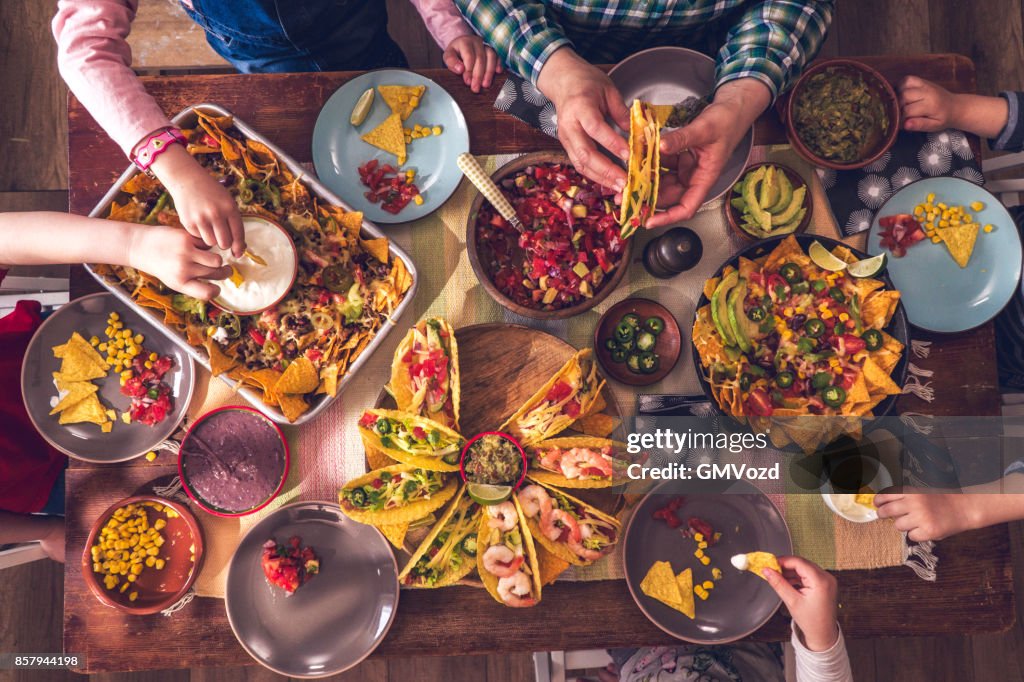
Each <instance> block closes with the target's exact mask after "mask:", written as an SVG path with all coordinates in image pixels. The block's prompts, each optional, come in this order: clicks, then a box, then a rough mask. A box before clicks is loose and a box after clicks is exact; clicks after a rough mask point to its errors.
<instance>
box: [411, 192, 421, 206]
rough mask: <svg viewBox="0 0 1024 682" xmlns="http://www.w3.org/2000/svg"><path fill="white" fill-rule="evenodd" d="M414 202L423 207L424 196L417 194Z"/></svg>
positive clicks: (413, 199)
mask: <svg viewBox="0 0 1024 682" xmlns="http://www.w3.org/2000/svg"><path fill="white" fill-rule="evenodd" d="M412 202H413V203H414V204H416V205H417V206H422V205H423V195H422V194H417V195H416V196H414V197H413V198H412Z"/></svg>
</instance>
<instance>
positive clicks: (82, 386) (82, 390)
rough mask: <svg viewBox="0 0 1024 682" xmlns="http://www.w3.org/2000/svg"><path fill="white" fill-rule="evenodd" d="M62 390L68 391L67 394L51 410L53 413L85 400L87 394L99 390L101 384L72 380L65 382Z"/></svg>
mask: <svg viewBox="0 0 1024 682" xmlns="http://www.w3.org/2000/svg"><path fill="white" fill-rule="evenodd" d="M60 390H64V391H67V395H65V396H64V397H63V398H61V399H60V402H58V403H57V404H56V405H55V406H54V408H53V409H52V410H50V414H51V415H54V414H57V413H58V412H63V411H64V410H66V409H68V408H69V407H71V406H72V405H74V404H76V403H78V402H79V401H81V400H84V399H85V397H86V396H88V395H90V394H92V393H95V392H96V391H98V390H99V386H97V385H96V384H94V383H92V382H89V381H72V382H70V383H65V384H64V388H62V389H60Z"/></svg>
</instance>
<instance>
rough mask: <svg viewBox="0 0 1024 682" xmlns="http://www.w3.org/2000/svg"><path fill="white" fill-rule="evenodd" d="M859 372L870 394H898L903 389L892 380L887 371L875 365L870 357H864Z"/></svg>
mask: <svg viewBox="0 0 1024 682" xmlns="http://www.w3.org/2000/svg"><path fill="white" fill-rule="evenodd" d="M861 373H862V374H863V376H864V379H865V381H866V382H867V385H868V390H869V391H871V393H872V394H875V393H879V392H881V393H883V394H884V395H900V394H901V393H903V389H901V388H900V387H899V386H898V385H897V384H896V382H895V381H893V380H892V377H890V376H889V373H888V372H886V371H885V370H883V369H882V368H881V367H879V366H878V365H876V364H875V361H874V360H872V359H871V358H865V360H864V365H863V366H862V367H861Z"/></svg>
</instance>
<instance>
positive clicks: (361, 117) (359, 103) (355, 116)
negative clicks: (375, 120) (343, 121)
mask: <svg viewBox="0 0 1024 682" xmlns="http://www.w3.org/2000/svg"><path fill="white" fill-rule="evenodd" d="M372 106H373V88H367V89H366V92H364V93H363V94H361V95H359V99H357V100H356V105H355V106H354V107H352V115H351V116H349V117H348V122H349V123H351V124H352V125H354V126H358V125H362V123H363V121H365V120H366V115H367V114H368V113H370V107H372Z"/></svg>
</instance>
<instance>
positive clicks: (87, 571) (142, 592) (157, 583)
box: [82, 495, 203, 616]
mask: <svg viewBox="0 0 1024 682" xmlns="http://www.w3.org/2000/svg"><path fill="white" fill-rule="evenodd" d="M144 502H152V503H156V504H161V505H163V506H164V507H166V508H169V509H173V510H174V511H175V512H177V513H178V518H168V517H167V515H166V514H165V513H164V512H163V511H159V512H158V511H156V510H155V509H148V510H147V513H146V517H147V519H148V521H149V523H150V524H153V523H154V522H155V521H156V520H157V519H164V520H165V521H166V522H167V525H166V526H165V527H164V528H163V530H161V531H160V533H161V535H163V538H164V544H163V546H162V547H161V548H160V553H159V554H158V555H157V557H158V558H161V559H164V560H165V561H166V564H165V566H164V567H163V569H160V570H157V569H156V568H155V567H146V568H144V569H143V570H142V573H141V574H139V577H138V578H137V579H136V580H135V582H134V583H131V584H132V587H130V588H128V589H127V590H126V591H125V592H121V591H120V585H118V587H115V588H114V589H113V590H108V589H106V587H104V585H103V577H102V575H101V574H99V573H95V572H93V570H92V569H93V565H92V555H91V548H92V546H93V545H94V544H96V539H97V538H98V537H99V534H100V530H101V529H102V528H103V526H104V525H105V524H106V523H107V521H108V520H109V519H110V517H111V516H113V514H114V512H115V511H117V510H118V509H120V508H121V507H124V506H127V505H129V504H138V503H144ZM192 556H195V561H192ZM202 561H203V534H202V531H201V530H200V528H199V524H198V522H197V521H196V517H195V516H194V515H193V514H192V512H191V511H189V508H188V507H187V506H186V505H184V504H181V503H180V502H175V501H173V500H168V499H165V498H162V497H156V496H155V495H137V496H134V497H129V498H126V499H123V500H120V501H119V502H116V503H114V504H112V505H111V506H110V507H108V508H107V510H106V511H104V512H103V513H102V514H100V516H99V517H98V518H97V519H96V521H95V522H94V523H93V525H92V529H91V530H90V531H89V539H88V540H87V541H86V544H85V551H83V552H82V576H83V577H84V578H85V584H86V585H88V586H89V591H91V592H92V593H93V595H95V596H96V598H97V599H98V600H100V602H102V603H103V604H106V605H107V606H110V607H112V608H115V609H117V610H119V611H123V612H125V613H128V614H131V615H135V616H142V615H146V614H151V613H159V612H160V611H163V610H164V609H166V608H167V607H169V606H173V605H174V604H175V603H177V602H178V600H180V599H181V598H182V597H183V596H184V595H185V593H186V592H188V590H189V588H190V587H192V583H193V582H195V579H196V576H197V575H199V569H200V568H201V567H202ZM124 579H125V577H124V576H121V580H122V582H123V581H124ZM133 591H136V592H138V597H137V598H136V600H135V601H131V600H130V598H129V595H130V594H131V593H132V592H133Z"/></svg>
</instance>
